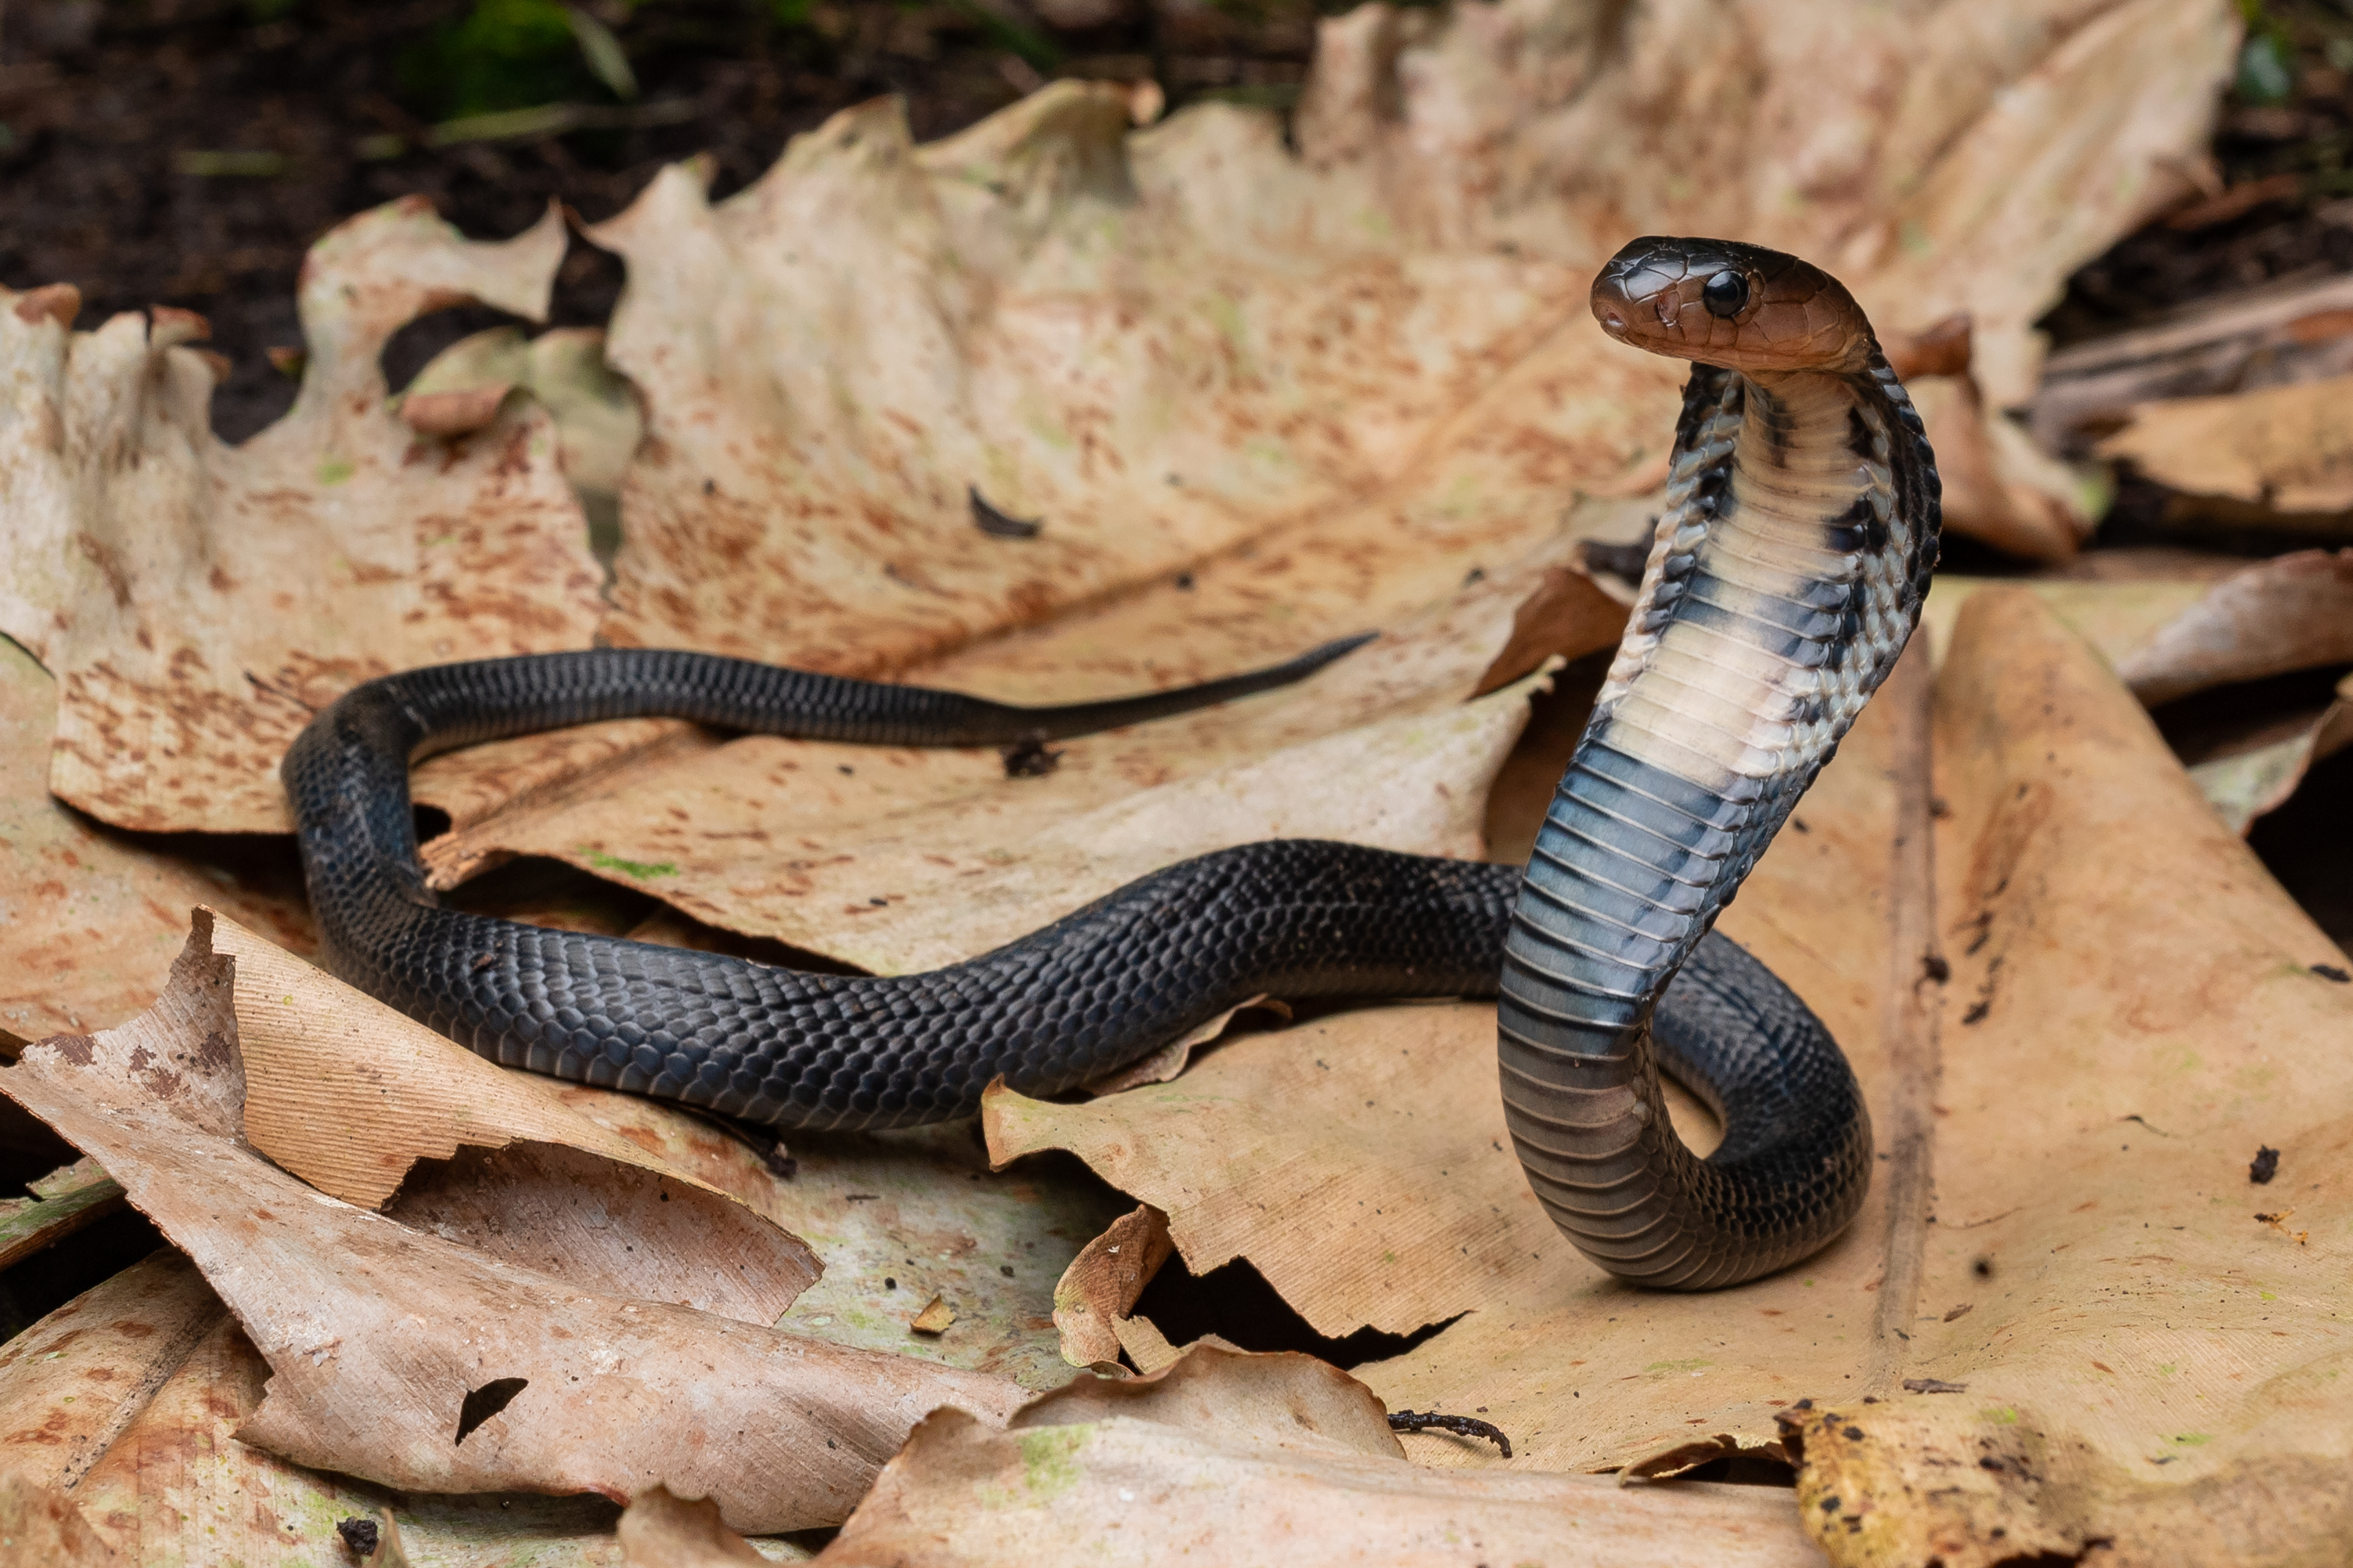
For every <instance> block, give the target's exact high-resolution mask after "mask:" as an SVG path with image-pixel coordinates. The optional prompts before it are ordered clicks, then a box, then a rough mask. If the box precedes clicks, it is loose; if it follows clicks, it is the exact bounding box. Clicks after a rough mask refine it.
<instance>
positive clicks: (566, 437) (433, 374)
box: [401, 327, 642, 521]
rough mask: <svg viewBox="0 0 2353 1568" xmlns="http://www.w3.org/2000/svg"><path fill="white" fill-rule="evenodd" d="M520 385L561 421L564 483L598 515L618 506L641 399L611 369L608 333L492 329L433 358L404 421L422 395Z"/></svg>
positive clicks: (414, 388) (410, 390)
mask: <svg viewBox="0 0 2353 1568" xmlns="http://www.w3.org/2000/svg"><path fill="white" fill-rule="evenodd" d="M500 386H519V387H522V388H523V389H524V390H525V391H527V392H529V393H530V394H531V395H532V396H533V397H534V398H536V399H537V400H538V401H539V402H540V404H541V405H543V406H544V407H545V408H546V409H547V411H548V413H549V414H550V415H551V416H554V420H555V427H556V430H557V432H558V435H559V437H560V438H561V442H562V450H563V459H564V477H565V479H570V480H571V481H572V488H573V489H575V490H577V491H579V492H580V495H581V499H582V500H583V501H584V503H586V504H587V505H589V506H590V507H591V508H592V521H593V520H594V519H593V509H594V508H595V507H596V506H597V505H599V504H600V503H601V504H602V505H604V506H607V507H609V506H612V505H614V504H616V503H617V499H618V495H619V491H620V488H621V473H622V470H623V469H625V468H628V462H629V458H630V455H631V454H632V453H634V452H635V451H636V450H637V449H638V436H639V434H640V431H641V426H642V420H641V419H640V417H639V416H638V401H637V395H636V394H635V393H634V392H632V391H631V390H630V388H629V384H628V382H626V381H623V380H622V379H621V378H620V377H619V376H617V375H615V374H613V372H612V370H611V368H610V367H608V366H607V364H606V363H605V334H604V332H603V331H601V330H600V329H597V328H595V327H556V328H553V329H551V330H550V331H544V332H542V333H540V334H539V335H538V336H537V337H534V338H530V339H525V338H524V336H523V335H522V329H520V328H517V327H491V328H490V329H488V330H487V331H480V332H476V333H474V334H473V335H472V336H470V337H466V338H460V339H459V341H458V342H454V343H452V344H450V345H449V346H448V348H446V349H444V350H442V351H441V352H440V353H438V354H436V355H434V356H433V358H432V360H431V361H430V362H428V363H427V364H426V366H425V368H424V369H423V370H420V371H418V372H417V378H416V379H415V380H414V381H411V382H410V383H409V384H408V385H407V386H406V388H405V389H403V391H402V394H401V410H402V417H404V418H406V419H408V420H409V422H410V423H411V424H414V423H416V420H415V417H414V416H413V415H412V414H411V412H410V410H411V409H412V408H413V407H414V405H415V400H416V399H418V398H421V397H444V396H448V397H474V398H481V397H484V396H487V395H488V393H489V391H490V389H491V388H494V387H500Z"/></svg>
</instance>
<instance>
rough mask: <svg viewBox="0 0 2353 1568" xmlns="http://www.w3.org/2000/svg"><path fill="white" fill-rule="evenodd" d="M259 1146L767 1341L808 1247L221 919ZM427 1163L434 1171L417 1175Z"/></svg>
mask: <svg viewBox="0 0 2353 1568" xmlns="http://www.w3.org/2000/svg"><path fill="white" fill-rule="evenodd" d="M212 942H213V950H214V951H215V952H220V953H225V954H227V955H229V956H230V957H232V958H234V959H235V960H236V962H237V1042H238V1054H239V1058H240V1059H241V1061H242V1062H243V1064H244V1069H245V1084H244V1094H245V1099H244V1112H243V1117H244V1119H243V1127H244V1131H245V1135H246V1137H247V1138H248V1139H249V1140H251V1142H252V1143H253V1146H254V1147H255V1148H256V1149H258V1150H259V1151H260V1152H262V1153H264V1154H266V1155H268V1156H269V1158H270V1159H271V1160H273V1161H275V1162H276V1163H278V1164H280V1165H281V1166H283V1167H284V1168H285V1169H287V1170H289V1171H291V1172H292V1173H294V1174H296V1175H298V1176H300V1177H301V1178H302V1179H303V1180H304V1181H306V1182H308V1183H310V1184H311V1185H312V1186H314V1187H317V1188H318V1189H319V1190H320V1191H322V1192H324V1193H329V1194H332V1195H334V1196H336V1197H339V1198H342V1199H343V1200H344V1201H345V1202H347V1203H352V1204H357V1205H361V1206H363V1207H365V1208H381V1209H384V1210H385V1212H386V1213H387V1214H388V1215H390V1216H391V1217H392V1218H394V1219H396V1220H398V1221H399V1222H400V1223H401V1224H403V1225H405V1226H409V1227H410V1228H412V1229H416V1230H422V1231H427V1232H430V1233H432V1234H434V1235H437V1236H440V1237H446V1238H448V1239H450V1240H455V1241H460V1242H463V1243H464V1244H465V1245H467V1246H470V1247H475V1248H477V1249H479V1250H480V1251H483V1252H485V1253H487V1254H489V1255H490V1256H491V1257H494V1258H502V1259H504V1260H505V1261H507V1262H510V1263H514V1264H519V1265H521V1266H522V1267H524V1268H536V1269H538V1270H540V1271H541V1272H543V1273H546V1274H552V1275H554V1276H556V1277H557V1278H559V1279H568V1280H570V1281H572V1282H573V1283H574V1284H576V1285H580V1286H583V1287H585V1288H588V1289H598V1290H603V1291H609V1292H612V1293H615V1294H619V1295H627V1296H638V1297H642V1298H645V1299H647V1300H656V1301H673V1302H677V1303H679V1304H681V1305H683V1306H691V1307H695V1308H698V1309H700V1310H703V1311H706V1312H716V1313H719V1314H720V1315H722V1316H723V1317H729V1318H734V1319H737V1320H739V1321H744V1322H747V1323H770V1322H774V1321H776V1318H777V1316H778V1315H779V1314H780V1313H782V1312H783V1311H784V1310H786V1308H787V1307H789V1306H791V1305H792V1303H793V1299H794V1298H795V1297H797V1296H798V1295H799V1294H800V1293H801V1292H802V1291H803V1290H805V1289H807V1288H808V1287H809V1286H810V1285H812V1284H814V1283H815V1282H816V1280H817V1278H818V1273H819V1272H820V1266H819V1265H818V1260H817V1258H816V1255H815V1254H813V1253H812V1252H810V1250H809V1249H808V1247H807V1245H806V1244H804V1243H803V1242H802V1241H801V1240H800V1238H799V1237H796V1236H794V1235H793V1234H792V1233H791V1232H789V1231H787V1230H784V1229H781V1228H779V1227H777V1226H775V1225H773V1224H772V1223H770V1222H769V1221H768V1220H767V1219H766V1218H765V1217H764V1216H763V1215H760V1214H758V1213H757V1212H756V1211H754V1210H753V1209H750V1208H747V1207H745V1206H744V1205H741V1204H738V1203H736V1202H734V1201H733V1200H732V1199H731V1198H730V1197H729V1196H727V1195H726V1194H723V1193H721V1192H720V1191H718V1190H717V1189H715V1188H713V1187H711V1186H709V1185H708V1184H704V1183H703V1182H702V1180H701V1179H700V1178H698V1177H696V1176H695V1175H693V1174H692V1173H688V1172H685V1171H681V1170H680V1169H679V1168H678V1167H677V1166H675V1165H672V1164H670V1163H668V1162H666V1161H664V1160H662V1159H661V1158H660V1157H659V1156H658V1155H656V1154H653V1153H651V1152H649V1151H648V1150H646V1149H645V1148H644V1147H642V1146H641V1145H640V1144H638V1143H637V1142H633V1141H631V1140H630V1139H628V1138H625V1137H622V1136H620V1135H618V1134H617V1133H615V1132H612V1131H608V1130H607V1129H605V1128H603V1127H600V1126H598V1125H597V1124H596V1123H595V1122H594V1121H589V1120H588V1119H587V1118H586V1117H584V1116H581V1115H580V1114H579V1113H577V1112H576V1111H574V1110H570V1109H569V1108H568V1107H566V1106H565V1103H564V1102H563V1100H561V1099H560V1098H559V1097H558V1094H557V1091H556V1088H555V1085H554V1083H553V1082H552V1081H550V1080H548V1079H542V1078H535V1077H533V1076H531V1075H528V1074H524V1073H514V1072H508V1071H506V1070H504V1069H502V1068H499V1067H498V1066H496V1065H495V1064H493V1063H491V1062H489V1061H487V1060H485V1059H483V1058H480V1057H478V1056H476V1055H475V1054H474V1053H473V1052H471V1051H470V1050H467V1049H466V1048H465V1047H462V1046H459V1045H456V1044H453V1043H452V1042H451V1041H449V1040H448V1039H445V1038H444V1037H441V1036H440V1035H438V1034H436V1033H434V1032H433V1031H432V1030H430V1029H428V1028H427V1027H426V1026H424V1025H422V1024H419V1023H417V1022H415V1021H414V1020H412V1019H409V1018H407V1017H405V1016H402V1015H400V1014H398V1013H396V1012H394V1011H393V1010H392V1009H391V1008H389V1007H386V1006H385V1005H383V1004H382V1003H379V1002H375V1001H373V1000H371V999H370V998H368V997H367V996H365V995H364V994H361V993H360V992H358V991H355V990H353V988H352V987H350V986H348V985H346V984H343V982H342V981H340V980H336V979H334V978H332V976H329V975H327V974H324V973H321V972H319V971H318V970H316V969H313V968H311V966H310V965H309V964H306V963H302V962H301V961H300V960H299V959H295V958H292V957H290V956H289V955H288V954H286V953H285V952H280V950H278V949H277V948H274V947H272V946H270V945H269V943H268V942H264V941H262V940H261V939H260V938H259V937H257V936H255V935H254V934H253V933H252V932H251V931H247V930H245V929H244V928H243V927H241V926H239V925H237V923H236V922H235V921H230V920H227V919H225V918H222V917H218V916H216V917H215V919H214V921H213V936H212ZM420 1162H422V1163H423V1164H422V1166H421V1167H420Z"/></svg>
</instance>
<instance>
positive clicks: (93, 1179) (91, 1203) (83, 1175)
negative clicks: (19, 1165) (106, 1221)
mask: <svg viewBox="0 0 2353 1568" xmlns="http://www.w3.org/2000/svg"><path fill="white" fill-rule="evenodd" d="M25 1185H26V1190H28V1191H29V1192H30V1193H31V1194H32V1196H30V1197H24V1198H0V1268H12V1267H14V1266H15V1265H16V1263H18V1262H19V1261H21V1260H23V1259H24V1258H30V1257H31V1256H33V1254H35V1253H37V1252H39V1251H42V1250H44V1249H45V1248H47V1247H50V1246H52V1245H54V1244H56V1243H57V1242H59V1241H62V1240H64V1239H65V1238H66V1237H69V1236H71V1235H72V1234H73V1233H74V1232H75V1231H78V1230H79V1229H80V1228H81V1227H82V1226H86V1225H88V1224H90V1222H91V1221H92V1220H97V1219H103V1218H105V1217H106V1216H107V1215H111V1214H112V1213H114V1212H115V1211H116V1210H117V1209H119V1208H121V1206H122V1188H121V1186H120V1185H118V1184H116V1183H115V1182H114V1180H113V1179H112V1178H111V1177H110V1176H108V1175H107V1173H105V1172H104V1171H102V1170H100V1169H99V1167H98V1165H97V1163H96V1162H94V1161H91V1160H90V1159H87V1158H85V1159H81V1160H78V1161H76V1162H75V1163H73V1164H71V1165H69V1166H67V1167H66V1168H65V1169H63V1170H61V1171H53V1172H51V1173H49V1174H48V1175H46V1176H43V1177H40V1178H39V1179H37V1180H36V1181H31V1182H27V1183H26V1184H25Z"/></svg>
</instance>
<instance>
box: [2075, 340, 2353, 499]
mask: <svg viewBox="0 0 2353 1568" xmlns="http://www.w3.org/2000/svg"><path fill="white" fill-rule="evenodd" d="M2348 407H2353V376H2337V377H2335V378H2333V379H2331V380H2327V381H2316V382H2307V383H2303V384H2296V385H2291V386H2274V387H2266V388H2263V390H2261V391H2256V392H2242V393H2234V394H2232V395H2229V396H2223V397H2182V398H2173V399H2169V400H2167V401H2164V402H2158V403H2147V404H2143V405H2141V406H2139V407H2138V408H2137V409H2135V410H2134V411H2133V416H2132V423H2131V424H2129V425H2127V426H2126V427H2125V428H2124V429H2122V430H2119V431H2117V432H2116V434H2115V435H2113V436H2110V437H2107V438H2106V439H2105V440H2103V441H2102V442H2101V443H2100V444H2099V446H2098V447H2097V448H2096V450H2097V451H2098V453H2099V455H2100V456H2101V457H2103V458H2109V459H2111V460H2113V461H2118V462H2130V463H2131V464H2132V465H2133V466H2134V467H2136V468H2138V469H2139V470H2140V471H2141V472H2142V473H2143V474H2145V475H2147V477H2148V478H2150V479H2154V480H2156V481H2157V482H2158V484H2161V485H2163V486H2165V487H2166V488H2167V489H2173V490H2179V491H2181V492H2183V493H2185V494H2187V495H2191V496H2207V497H2220V498H2222V499H2224V500H2234V501H2240V502H2243V503H2246V505H2247V506H2249V507H2251V508H2253V509H2254V510H2256V511H2257V512H2259V513H2260V514H2262V515H2263V516H2265V517H2267V518H2269V519H2271V520H2272V521H2274V524H2275V525H2284V526H2296V525H2299V520H2300V525H2301V526H2304V527H2307V528H2311V529H2315V530H2317V531H2341V530H2342V528H2343V521H2342V519H2341V518H2340V517H2339V515H2338V514H2341V513H2343V512H2346V511H2348V510H2353V425H2348V416H2347V412H2346V411H2347V409H2348Z"/></svg>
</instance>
